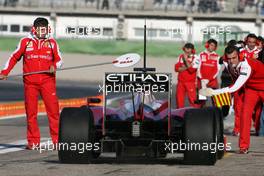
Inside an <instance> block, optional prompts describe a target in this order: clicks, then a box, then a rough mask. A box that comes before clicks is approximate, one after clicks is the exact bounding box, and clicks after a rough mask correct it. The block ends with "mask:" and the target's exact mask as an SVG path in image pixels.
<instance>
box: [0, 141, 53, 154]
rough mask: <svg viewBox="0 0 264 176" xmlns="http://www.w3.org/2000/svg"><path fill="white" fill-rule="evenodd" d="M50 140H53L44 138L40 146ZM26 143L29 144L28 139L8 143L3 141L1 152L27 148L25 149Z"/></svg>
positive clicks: (0, 146)
mask: <svg viewBox="0 0 264 176" xmlns="http://www.w3.org/2000/svg"><path fill="white" fill-rule="evenodd" d="M50 140H51V139H50V138H42V139H41V143H40V146H42V145H44V146H45V145H47V144H48V141H50ZM26 145H27V140H26V139H23V140H18V141H14V142H11V143H7V144H3V143H1V144H0V154H5V153H11V152H17V151H22V150H26V149H25V147H26Z"/></svg>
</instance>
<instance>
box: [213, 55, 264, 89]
mask: <svg viewBox="0 0 264 176" xmlns="http://www.w3.org/2000/svg"><path fill="white" fill-rule="evenodd" d="M225 65H227V63H226V64H225ZM242 86H245V87H248V88H250V89H253V90H257V91H264V64H262V63H261V62H260V61H258V60H255V59H254V60H253V59H250V58H244V60H243V61H242V62H240V66H239V76H238V78H237V80H236V81H235V83H234V84H233V85H231V86H230V87H226V88H222V89H218V90H213V93H214V94H220V93H224V92H229V93H233V92H236V91H237V90H239V89H240V88H241V87H242Z"/></svg>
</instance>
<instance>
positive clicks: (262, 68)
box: [199, 46, 264, 154]
mask: <svg viewBox="0 0 264 176" xmlns="http://www.w3.org/2000/svg"><path fill="white" fill-rule="evenodd" d="M225 54H226V59H227V63H228V65H230V66H231V67H233V68H234V69H236V68H239V76H238V78H237V80H236V81H235V83H234V84H233V85H232V86H230V87H225V88H222V89H216V90H213V89H211V88H205V89H201V90H200V92H199V93H200V94H202V95H204V96H212V95H217V94H220V93H225V92H229V93H233V92H236V91H238V90H240V89H241V88H242V87H243V86H244V91H245V93H244V98H243V101H244V102H246V103H243V105H242V111H241V119H240V136H239V147H240V153H242V154H246V153H248V149H249V146H250V128H251V118H252V114H253V112H254V109H255V106H256V105H257V103H258V101H261V102H262V103H263V102H264V64H262V63H261V62H260V61H258V60H253V59H249V58H248V57H244V56H243V57H239V51H238V49H237V47H235V46H228V47H227V48H226V49H225Z"/></svg>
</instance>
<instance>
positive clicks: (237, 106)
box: [221, 40, 246, 136]
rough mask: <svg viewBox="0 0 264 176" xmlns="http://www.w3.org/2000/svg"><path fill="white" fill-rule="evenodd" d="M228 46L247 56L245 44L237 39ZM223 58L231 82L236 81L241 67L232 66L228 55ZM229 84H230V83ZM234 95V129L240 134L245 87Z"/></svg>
mask: <svg viewBox="0 0 264 176" xmlns="http://www.w3.org/2000/svg"><path fill="white" fill-rule="evenodd" d="M227 46H236V47H237V49H238V50H239V51H240V57H246V56H244V55H243V54H244V53H242V52H241V51H243V50H244V46H242V45H241V44H239V43H237V42H236V41H235V40H231V42H229V43H228V45H227ZM221 60H222V64H223V65H224V66H225V68H226V70H227V72H228V74H229V75H230V77H231V80H232V81H231V84H230V85H232V84H233V83H235V81H236V80H237V78H238V76H239V69H240V66H238V67H232V66H231V65H230V64H228V63H227V60H226V55H224V56H222V58H221ZM228 86H229V85H228ZM233 97H234V104H233V107H234V111H235V113H234V116H235V117H234V129H233V132H232V134H233V136H239V134H240V133H239V131H240V119H241V118H240V115H241V111H242V105H243V97H244V89H243V88H240V89H239V90H238V91H236V92H234V93H233Z"/></svg>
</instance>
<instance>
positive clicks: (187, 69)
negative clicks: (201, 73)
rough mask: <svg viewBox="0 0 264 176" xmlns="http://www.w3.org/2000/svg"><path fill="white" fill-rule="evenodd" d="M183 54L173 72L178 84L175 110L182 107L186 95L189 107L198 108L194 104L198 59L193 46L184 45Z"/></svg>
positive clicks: (189, 44)
mask: <svg viewBox="0 0 264 176" xmlns="http://www.w3.org/2000/svg"><path fill="white" fill-rule="evenodd" d="M183 52H184V53H183V54H181V55H180V56H179V58H178V62H177V63H176V64H175V72H177V73H178V83H177V88H176V104H177V108H183V107H184V100H185V95H186V94H187V96H188V99H189V103H190V106H192V107H200V105H199V104H195V101H196V99H197V95H196V94H197V93H196V87H197V85H196V71H197V67H198V63H199V58H197V56H196V55H195V49H194V45H193V44H191V43H186V44H185V45H184V47H183Z"/></svg>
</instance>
